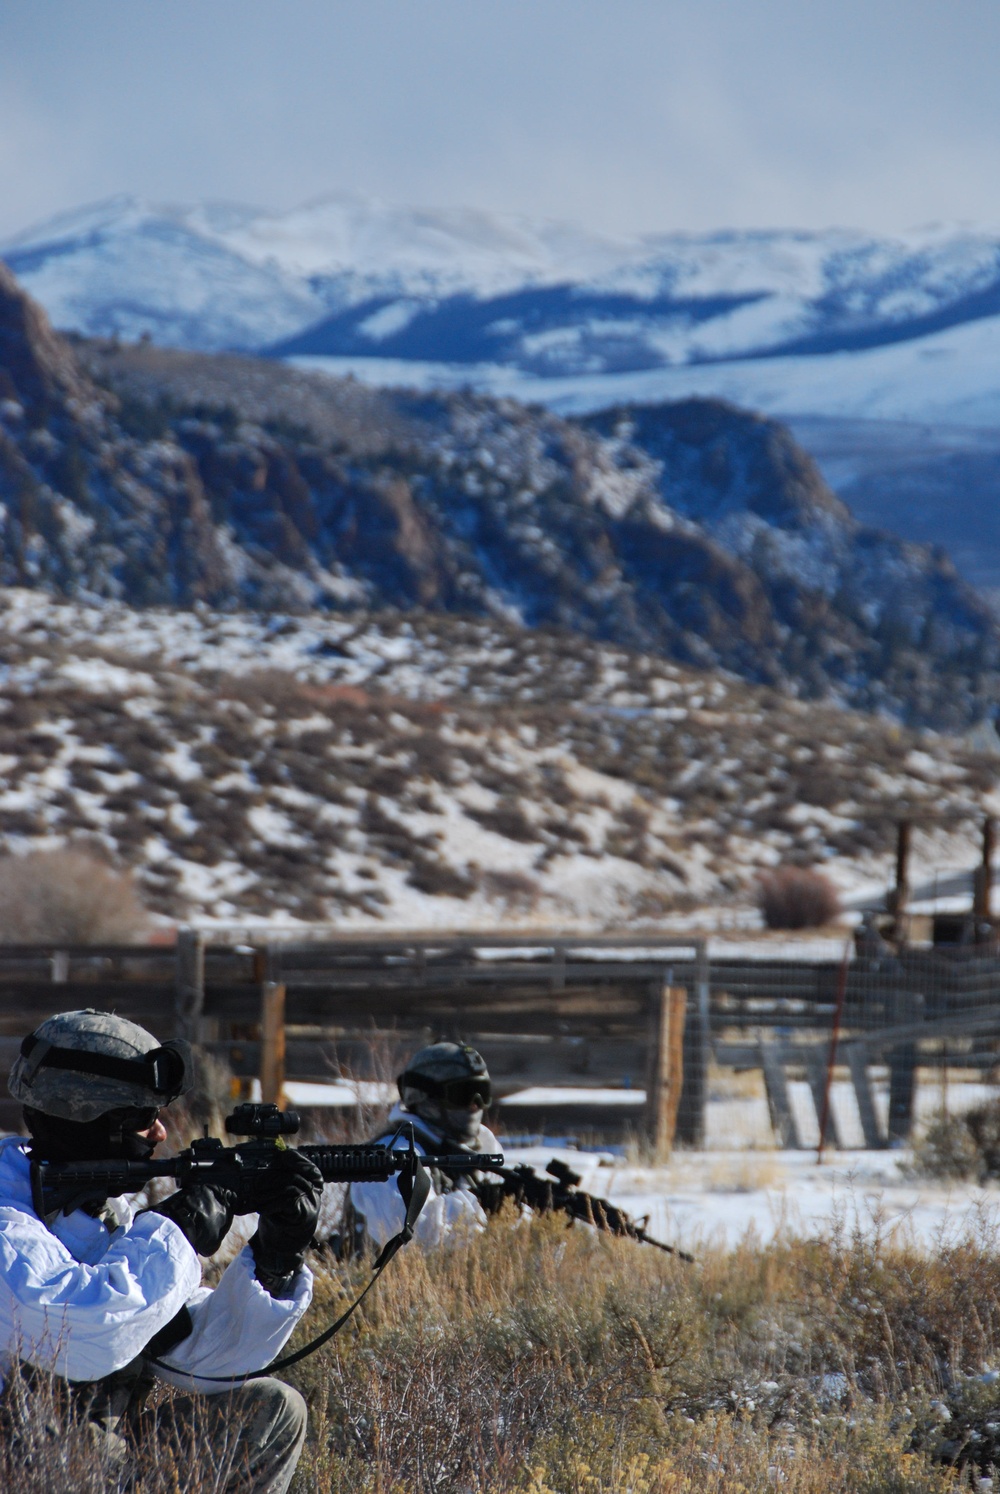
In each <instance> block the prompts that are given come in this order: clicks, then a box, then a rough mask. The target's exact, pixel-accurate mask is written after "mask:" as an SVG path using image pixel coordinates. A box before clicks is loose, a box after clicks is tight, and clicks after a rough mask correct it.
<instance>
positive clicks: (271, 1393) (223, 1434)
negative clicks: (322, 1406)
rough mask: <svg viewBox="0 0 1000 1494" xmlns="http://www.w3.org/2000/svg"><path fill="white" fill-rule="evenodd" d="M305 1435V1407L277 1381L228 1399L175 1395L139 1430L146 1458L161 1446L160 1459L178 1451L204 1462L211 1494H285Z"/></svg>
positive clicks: (184, 1458) (181, 1459)
mask: <svg viewBox="0 0 1000 1494" xmlns="http://www.w3.org/2000/svg"><path fill="white" fill-rule="evenodd" d="M305 1436H306V1403H305V1401H304V1400H303V1399H302V1397H301V1396H300V1395H299V1393H298V1391H297V1390H293V1389H292V1387H291V1386H290V1385H285V1384H283V1383H282V1382H281V1381H280V1380H270V1379H264V1380H251V1381H249V1382H248V1383H247V1384H246V1385H242V1386H240V1388H239V1389H238V1390H232V1391H228V1392H226V1393H225V1394H224V1395H175V1396H173V1397H172V1398H171V1399H169V1400H165V1401H163V1402H161V1404H160V1405H158V1406H156V1407H153V1408H151V1409H149V1410H146V1411H143V1412H141V1413H140V1415H139V1417H138V1418H137V1420H136V1422H135V1424H134V1440H135V1445H136V1448H137V1449H138V1450H139V1452H140V1456H141V1451H142V1449H143V1448H149V1447H155V1448H156V1449H157V1454H158V1456H162V1455H163V1454H164V1453H166V1452H168V1451H170V1452H173V1454H174V1456H175V1457H176V1460H177V1462H178V1464H179V1465H180V1466H182V1467H185V1466H186V1467H189V1468H190V1467H191V1459H192V1458H196V1459H197V1460H198V1462H199V1463H200V1465H201V1466H200V1469H199V1473H200V1476H201V1478H202V1479H203V1484H202V1486H201V1487H203V1488H204V1489H205V1491H206V1494H208V1491H211V1494H285V1490H286V1489H287V1488H288V1485H289V1484H290V1483H291V1481H292V1475H293V1474H294V1472H295V1467H296V1464H297V1463H298V1461H299V1457H300V1455H301V1452H302V1444H303V1443H304V1442H305ZM206 1462H208V1463H210V1465H211V1466H209V1467H206V1466H205V1464H206ZM140 1477H141V1475H140ZM195 1487H196V1488H199V1486H198V1485H195ZM199 1494H200V1488H199Z"/></svg>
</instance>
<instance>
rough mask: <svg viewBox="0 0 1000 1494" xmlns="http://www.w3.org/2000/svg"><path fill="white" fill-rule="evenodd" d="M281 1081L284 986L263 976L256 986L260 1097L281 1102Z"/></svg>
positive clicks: (277, 1103)
mask: <svg viewBox="0 0 1000 1494" xmlns="http://www.w3.org/2000/svg"><path fill="white" fill-rule="evenodd" d="M284 1084H285V987H284V985H283V983H282V982H280V981H274V980H266V981H265V982H264V984H263V985H262V986H261V988H260V1098H261V1101H262V1103H263V1104H265V1105H281V1104H282V1103H283V1096H282V1090H283V1088H284Z"/></svg>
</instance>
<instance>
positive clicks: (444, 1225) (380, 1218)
mask: <svg viewBox="0 0 1000 1494" xmlns="http://www.w3.org/2000/svg"><path fill="white" fill-rule="evenodd" d="M403 1121H416V1123H417V1125H418V1126H419V1127H420V1130H421V1131H425V1132H427V1133H428V1134H429V1135H430V1136H433V1137H436V1138H438V1139H437V1146H438V1149H439V1150H440V1151H442V1152H461V1151H477V1152H498V1151H499V1150H500V1143H499V1142H498V1141H497V1139H496V1137H495V1136H494V1135H493V1132H492V1131H488V1130H487V1129H486V1127H485V1126H481V1127H480V1130H479V1140H478V1141H477V1142H476V1145H475V1147H462V1146H459V1145H457V1143H456V1142H454V1141H451V1140H449V1139H448V1138H447V1137H446V1136H445V1135H444V1133H443V1132H441V1131H438V1129H437V1127H436V1126H432V1125H430V1124H429V1122H428V1121H425V1120H417V1117H416V1116H414V1115H411V1114H410V1112H409V1111H408V1110H404V1109H403V1107H402V1105H396V1106H395V1107H394V1109H393V1111H392V1113H391V1114H390V1116H389V1119H388V1121H387V1122H386V1132H385V1135H384V1136H380V1137H379V1138H378V1142H377V1144H378V1145H380V1146H387V1145H388V1143H389V1141H390V1140H391V1139H392V1134H393V1131H394V1130H395V1129H396V1127H397V1126H398V1125H399V1124H400V1123H401V1122H403ZM396 1145H397V1147H404V1148H405V1147H407V1146H409V1142H408V1141H406V1140H404V1139H403V1138H400V1140H399V1141H398V1142H397V1143H396ZM416 1150H417V1151H418V1152H419V1154H420V1156H421V1157H423V1156H426V1154H427V1147H426V1146H424V1145H422V1143H421V1142H420V1140H419V1139H418V1140H417V1141H416ZM350 1199H351V1205H352V1207H353V1209H354V1212H355V1214H361V1215H363V1216H364V1220H365V1227H366V1229H367V1231H368V1237H369V1239H370V1240H371V1241H372V1244H373V1245H375V1246H377V1247H378V1249H379V1250H381V1248H382V1246H383V1245H384V1244H385V1242H386V1241H387V1240H391V1239H392V1237H393V1235H395V1234H398V1233H399V1231H400V1230H401V1229H402V1228H403V1222H404V1220H405V1218H406V1208H405V1206H404V1204H403V1199H402V1195H401V1194H400V1191H399V1188H398V1187H397V1185H396V1182H395V1180H394V1179H393V1180H391V1181H390V1182H387V1183H352V1184H351V1188H350ZM486 1223H487V1220H486V1215H485V1214H484V1213H483V1210H482V1209H481V1207H480V1205H479V1201H478V1199H477V1198H476V1196H475V1194H474V1193H471V1192H470V1191H469V1188H468V1186H467V1185H465V1184H464V1183H463V1181H462V1180H461V1179H459V1181H458V1184H457V1186H456V1187H455V1188H454V1190H453V1191H452V1192H450V1193H439V1192H438V1190H437V1189H436V1188H435V1187H434V1184H433V1181H432V1183H431V1193H430V1197H429V1198H428V1200H427V1202H426V1203H425V1204H424V1207H423V1209H422V1211H421V1214H420V1218H419V1219H418V1220H417V1224H416V1228H415V1229H414V1231H413V1238H414V1239H415V1240H419V1241H420V1243H421V1245H425V1246H435V1245H440V1244H442V1243H443V1242H444V1241H445V1240H446V1239H447V1238H448V1237H449V1235H451V1236H454V1235H455V1234H456V1233H458V1234H462V1233H463V1232H466V1231H469V1230H471V1231H472V1232H473V1233H474V1234H478V1233H479V1231H480V1230H484V1229H485V1228H486Z"/></svg>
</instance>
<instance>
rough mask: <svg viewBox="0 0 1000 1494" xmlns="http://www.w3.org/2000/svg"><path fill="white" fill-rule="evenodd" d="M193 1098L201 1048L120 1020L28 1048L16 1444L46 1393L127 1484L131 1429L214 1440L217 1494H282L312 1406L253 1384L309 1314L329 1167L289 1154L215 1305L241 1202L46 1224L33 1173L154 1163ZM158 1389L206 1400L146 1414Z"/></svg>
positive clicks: (12, 1178)
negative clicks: (32, 1405) (166, 1115)
mask: <svg viewBox="0 0 1000 1494" xmlns="http://www.w3.org/2000/svg"><path fill="white" fill-rule="evenodd" d="M191 1082H192V1065H191V1056H190V1050H189V1049H188V1047H187V1044H186V1043H182V1042H179V1041H174V1042H169V1043H165V1044H163V1045H162V1046H161V1045H160V1044H159V1043H158V1041H157V1039H156V1038H155V1037H153V1035H152V1034H151V1033H149V1032H147V1031H146V1030H145V1029H144V1028H142V1027H139V1026H137V1025H136V1024H135V1023H133V1022H126V1021H124V1020H123V1019H121V1018H120V1017H115V1016H111V1015H109V1014H107V1013H104V1012H97V1011H90V1010H88V1011H79V1012H65V1013H63V1014H62V1015H60V1016H56V1017H50V1018H49V1019H48V1020H47V1021H45V1022H43V1023H42V1024H41V1026H40V1027H39V1028H38V1029H37V1030H36V1031H35V1032H33V1033H32V1034H31V1035H30V1036H29V1037H27V1038H25V1040H24V1042H23V1044H22V1046H21V1053H20V1056H19V1057H18V1059H17V1060H16V1061H15V1063H14V1067H13V1069H12V1070H11V1075H10V1081H9V1085H10V1092H11V1094H12V1095H13V1096H14V1098H15V1099H16V1100H19V1101H20V1102H21V1104H22V1105H23V1106H24V1119H25V1125H26V1127H27V1130H28V1132H29V1133H30V1136H29V1137H8V1138H6V1139H5V1140H3V1141H0V1374H2V1376H3V1378H4V1380H5V1381H6V1382H7V1387H6V1391H5V1395H4V1400H5V1402H6V1411H7V1418H6V1419H7V1422H8V1429H9V1430H10V1431H11V1434H12V1435H14V1436H16V1435H17V1428H16V1425H13V1426H12V1420H14V1421H16V1414H15V1413H16V1411H17V1408H18V1407H21V1406H23V1405H24V1403H25V1398H27V1401H28V1402H30V1400H31V1398H32V1395H33V1394H34V1393H35V1391H34V1389H33V1387H36V1388H37V1387H39V1386H42V1385H44V1386H46V1387H50V1388H51V1391H52V1393H53V1394H55V1395H56V1397H57V1399H58V1400H59V1402H60V1403H61V1404H63V1405H65V1406H67V1407H68V1408H70V1410H71V1411H73V1413H74V1414H75V1415H76V1416H77V1417H78V1418H80V1419H81V1420H83V1421H84V1422H86V1423H89V1425H90V1426H91V1428H92V1429H93V1435H94V1437H95V1438H96V1440H97V1442H98V1444H99V1446H100V1448H101V1451H102V1454H103V1455H104V1457H105V1459H106V1461H107V1463H108V1466H109V1468H116V1469H117V1470H118V1472H119V1474H120V1473H121V1471H122V1469H123V1467H124V1465H125V1464H126V1462H127V1459H128V1453H127V1442H126V1438H125V1435H124V1434H125V1432H126V1431H129V1432H133V1433H135V1434H137V1435H139V1436H142V1435H144V1434H146V1435H150V1436H152V1437H154V1438H157V1439H160V1440H162V1441H164V1442H166V1441H168V1440H169V1441H170V1442H171V1443H172V1444H173V1445H174V1446H175V1447H177V1446H183V1445H185V1444H186V1443H189V1442H191V1441H192V1438H193V1433H194V1429H195V1428H197V1434H198V1442H196V1443H193V1444H192V1445H196V1446H198V1445H200V1446H201V1447H202V1449H203V1450H204V1449H205V1447H206V1439H207V1450H208V1451H209V1453H210V1455H211V1456H212V1457H213V1459H214V1460H215V1461H214V1466H215V1467H217V1468H219V1469H221V1470H222V1473H221V1475H220V1480H219V1482H218V1483H217V1484H216V1485H215V1487H216V1488H218V1489H219V1490H220V1491H221V1490H223V1489H224V1490H226V1491H231V1494H235V1491H240V1494H284V1491H285V1490H286V1489H287V1488H288V1485H289V1483H290V1481H291V1478H292V1474H293V1472H294V1470H295V1465H296V1463H297V1462H298V1459H299V1455H300V1453H301V1451H302V1444H303V1440H304V1437H305V1426H306V1408H305V1403H304V1402H303V1400H302V1398H301V1396H300V1395H299V1394H298V1393H297V1392H296V1391H294V1390H292V1389H291V1388H290V1387H289V1386H287V1385H283V1384H281V1383H280V1382H279V1381H277V1380H272V1379H268V1378H260V1379H254V1380H251V1381H248V1382H246V1383H242V1382H241V1377H242V1376H245V1375H247V1374H249V1373H251V1372H253V1371H256V1370H260V1369H262V1368H263V1367H264V1366H265V1365H267V1364H268V1363H270V1361H271V1360H272V1359H273V1358H274V1357H275V1356H276V1355H277V1354H278V1353H279V1352H280V1350H281V1348H282V1346H283V1345H284V1344H285V1343H286V1341H287V1339H288V1338H289V1336H290V1334H291V1332H292V1330H293V1328H294V1327H295V1325H296V1323H297V1322H298V1321H299V1319H300V1318H301V1317H302V1314H303V1313H304V1312H305V1310H306V1308H307V1306H308V1304H309V1301H310V1298H311V1295H312V1274H311V1272H310V1271H309V1269H308V1267H307V1266H306V1265H305V1264H304V1258H305V1250H306V1247H307V1246H308V1244H309V1243H310V1241H311V1239H312V1236H313V1232H314V1230H315V1227H316V1218H317V1214H318V1210H319V1201H320V1196H321V1192H322V1187H323V1180H322V1177H321V1175H320V1173H319V1170H318V1168H316V1167H315V1165H314V1164H313V1163H311V1162H309V1161H307V1159H306V1158H304V1157H302V1156H300V1155H299V1153H297V1152H295V1151H287V1152H282V1153H281V1163H280V1164H279V1166H278V1170H277V1172H276V1173H275V1175H274V1178H273V1184H269V1185H267V1191H266V1192H264V1193H261V1194H258V1195H257V1197H255V1199H254V1200H253V1203H252V1207H253V1208H254V1209H256V1210H259V1224H258V1227H257V1231H256V1233H255V1234H254V1236H253V1238H252V1239H251V1240H250V1242H249V1244H248V1245H247V1246H246V1247H245V1248H244V1249H243V1250H241V1251H240V1253H239V1254H238V1255H237V1256H236V1257H235V1259H234V1260H233V1261H232V1262H231V1263H230V1265H229V1266H228V1267H227V1269H226V1270H225V1272H224V1273H223V1275H222V1278H221V1280H220V1282H219V1284H218V1286H217V1287H216V1288H215V1290H214V1291H210V1290H208V1289H207V1288H205V1287H203V1286H202V1285H201V1263H200V1261H199V1259H198V1257H199V1256H211V1255H213V1254H214V1253H215V1251H216V1250H218V1248H219V1246H220V1245H221V1243H222V1240H223V1238H224V1237H225V1235H226V1233H227V1232H228V1230H229V1227H230V1225H231V1223H232V1220H233V1213H234V1208H237V1207H239V1200H237V1199H236V1198H235V1196H234V1195H232V1194H230V1193H228V1192H227V1190H225V1189H222V1188H218V1187H215V1186H208V1185H205V1184H186V1185H185V1186H183V1187H182V1188H181V1189H179V1190H178V1191H177V1192H176V1193H173V1194H171V1195H170V1196H169V1197H168V1198H165V1199H163V1200H162V1201H161V1202H160V1203H157V1204H153V1205H151V1206H150V1207H148V1208H145V1209H143V1210H141V1211H140V1212H138V1213H133V1211H132V1209H131V1208H130V1206H129V1204H128V1203H127V1202H126V1200H125V1199H124V1198H118V1199H108V1200H104V1199H99V1198H98V1199H94V1198H91V1199H81V1201H80V1202H81V1207H77V1208H71V1209H69V1210H67V1211H60V1212H59V1213H57V1214H56V1215H54V1216H45V1217H42V1216H41V1215H40V1213H39V1212H38V1209H40V1208H41V1207H42V1205H41V1204H40V1203H37V1201H33V1198H32V1188H31V1161H32V1159H40V1160H43V1161H51V1162H72V1161H98V1160H116V1159H123V1158H124V1159H133V1160H144V1159H147V1158H149V1157H150V1156H151V1155H152V1153H153V1151H154V1150H155V1148H156V1146H157V1145H158V1143H160V1142H161V1141H163V1140H165V1138H166V1134H167V1133H166V1130H165V1129H164V1126H163V1124H162V1122H161V1120H160V1118H159V1112H160V1110H161V1108H162V1107H163V1106H165V1105H168V1104H169V1103H170V1102H171V1101H172V1100H175V1099H177V1098H178V1096H179V1095H181V1094H183V1093H184V1092H185V1091H186V1090H187V1089H189V1088H190V1087H191ZM242 1211H243V1212H245V1211H246V1205H244V1207H243V1210H242ZM153 1361H155V1363H154V1362H153ZM154 1377H157V1378H159V1379H161V1380H164V1381H166V1382H167V1383H169V1384H171V1385H173V1386H176V1387H180V1388H182V1389H184V1390H187V1391H193V1392H196V1393H195V1394H188V1395H184V1396H175V1397H174V1398H173V1399H172V1400H171V1399H166V1400H163V1401H162V1402H161V1404H160V1405H159V1406H158V1407H157V1408H156V1410H155V1411H153V1410H150V1411H145V1410H143V1401H144V1399H145V1396H146V1393H147V1392H148V1390H149V1388H150V1387H151V1385H152V1382H153V1379H154ZM213 1377H220V1378H219V1382H218V1383H215V1382H213ZM227 1377H232V1378H230V1379H227ZM234 1379H235V1381H236V1384H235V1386H234V1384H233V1380H234Z"/></svg>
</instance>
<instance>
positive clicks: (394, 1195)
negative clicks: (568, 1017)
mask: <svg viewBox="0 0 1000 1494" xmlns="http://www.w3.org/2000/svg"><path fill="white" fill-rule="evenodd" d="M397 1084H398V1086H399V1096H400V1103H399V1104H398V1105H396V1106H394V1108H393V1110H392V1112H391V1113H390V1115H389V1119H388V1121H387V1123H386V1126H385V1129H384V1132H383V1134H381V1135H380V1136H378V1137H377V1138H376V1139H377V1140H378V1141H379V1142H380V1143H382V1144H383V1145H385V1144H388V1142H389V1141H390V1140H391V1138H392V1135H393V1132H394V1131H395V1130H396V1128H397V1126H399V1124H400V1123H401V1122H404V1121H405V1122H408V1123H409V1124H410V1125H412V1127H413V1131H414V1136H415V1139H416V1145H417V1150H418V1151H419V1152H421V1153H424V1152H440V1151H448V1150H451V1149H455V1150H458V1151H470V1152H476V1151H485V1152H496V1151H499V1144H498V1142H497V1139H496V1137H495V1136H494V1135H493V1133H492V1131H489V1130H488V1129H487V1128H486V1126H484V1125H483V1112H484V1111H485V1110H486V1108H487V1106H488V1105H489V1103H490V1099H491V1097H492V1091H491V1087H490V1076H489V1074H488V1073H487V1070H486V1064H485V1062H484V1060H483V1058H482V1056H481V1055H480V1054H479V1053H477V1052H476V1050H475V1048H470V1047H468V1046H467V1045H466V1044H464V1043H432V1044H431V1046H430V1047H429V1048H421V1049H420V1052H419V1053H415V1054H414V1055H413V1057H412V1058H411V1059H410V1061H409V1063H408V1064H407V1066H406V1068H405V1070H404V1071H403V1073H402V1074H400V1076H399V1079H398V1080H397ZM397 1144H398V1145H405V1144H406V1143H404V1142H403V1141H402V1140H401V1141H400V1142H399V1143H397ZM475 1179H476V1175H475V1174H472V1175H471V1176H463V1177H460V1178H450V1177H447V1176H446V1175H445V1174H443V1173H442V1172H440V1171H437V1170H435V1172H434V1173H433V1175H432V1193H431V1196H430V1198H429V1199H428V1200H427V1202H426V1204H425V1205H424V1208H423V1212H422V1214H421V1215H420V1218H419V1219H418V1221H417V1226H416V1230H415V1231H414V1239H417V1240H419V1241H420V1242H421V1243H422V1244H423V1245H431V1246H433V1245H440V1244H441V1243H442V1241H444V1240H445V1239H446V1238H447V1237H448V1236H449V1235H452V1236H454V1235H455V1234H456V1233H457V1234H461V1233H463V1232H467V1231H469V1230H472V1231H476V1232H478V1231H479V1230H481V1229H484V1228H485V1227H486V1215H485V1213H484V1212H483V1210H482V1209H481V1208H480V1206H479V1203H478V1201H477V1199H476V1197H475V1195H474V1193H473V1192H472V1191H471V1189H472V1186H473V1184H474V1182H475ZM346 1214H347V1221H348V1226H349V1231H348V1232H349V1233H350V1235H351V1236H352V1237H353V1240H354V1241H355V1243H358V1242H359V1241H361V1240H363V1239H365V1238H367V1239H368V1240H369V1241H370V1242H371V1244H373V1245H375V1246H376V1247H378V1248H379V1249H381V1247H382V1246H383V1245H384V1244H385V1242H386V1240H389V1239H391V1238H392V1236H393V1235H394V1234H396V1233H397V1231H398V1230H399V1229H401V1228H402V1224H403V1216H404V1208H403V1201H402V1199H401V1198H400V1196H399V1189H398V1188H397V1187H396V1185H395V1183H392V1182H389V1183H352V1184H351V1188H350V1192H349V1195H348V1205H347V1210H346Z"/></svg>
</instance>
